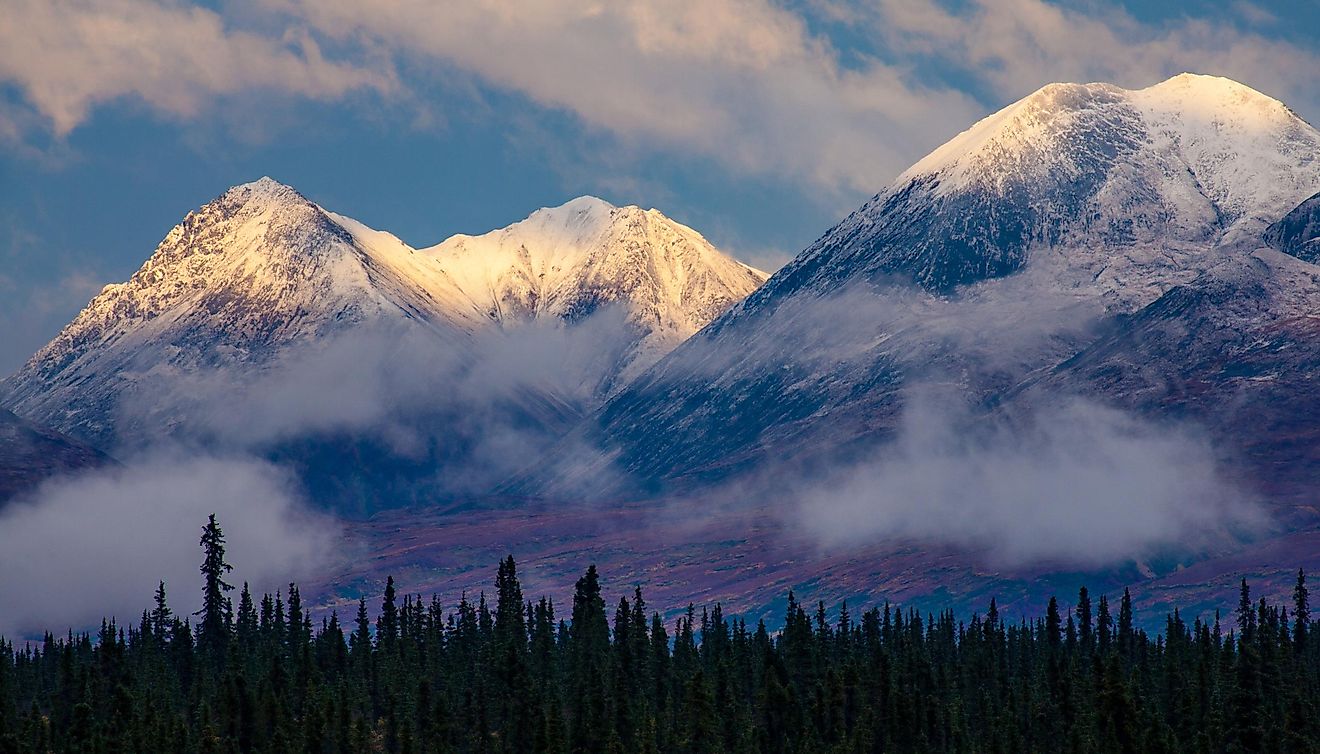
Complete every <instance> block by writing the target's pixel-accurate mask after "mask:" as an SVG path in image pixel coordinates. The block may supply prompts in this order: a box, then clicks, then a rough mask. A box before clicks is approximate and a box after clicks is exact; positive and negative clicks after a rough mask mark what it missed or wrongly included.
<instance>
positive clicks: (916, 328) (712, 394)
mask: <svg viewBox="0 0 1320 754" xmlns="http://www.w3.org/2000/svg"><path fill="white" fill-rule="evenodd" d="M1317 189H1320V132H1317V131H1316V130H1315V129H1314V128H1312V127H1311V126H1310V125H1309V124H1307V123H1306V122H1304V121H1302V120H1301V119H1300V118H1298V117H1297V116H1296V115H1295V114H1293V113H1292V112H1291V111H1290V110H1289V109H1288V108H1287V107H1285V106H1284V105H1283V104H1281V103H1279V102H1278V101H1276V100H1273V99H1271V98H1269V97H1267V96H1265V95H1262V94H1260V93H1259V92H1255V91H1254V90H1251V89H1249V88H1247V87H1245V86H1242V85H1240V84H1237V83H1235V82H1232V81H1228V80H1225V79H1219V78H1213V77H1206V76H1194V75H1189V74H1184V75H1180V76H1177V77H1174V78H1173V79H1170V80H1169V81H1166V82H1163V83H1161V84H1158V85H1156V86H1153V87H1149V88H1147V89H1142V90H1135V91H1129V90H1124V89H1120V88H1118V87H1114V86H1111V85H1107V84H1087V85H1076V84H1058V85H1051V86H1047V87H1045V88H1043V89H1041V90H1040V91H1038V92H1036V93H1035V94H1033V95H1031V96H1029V97H1027V98H1025V99H1024V100H1022V101H1020V102H1018V103H1015V104H1013V105H1011V106H1009V107H1007V108H1005V109H1004V110H1002V111H1000V112H999V113H996V114H994V115H992V116H990V117H988V118H986V119H985V120H984V121H982V122H980V123H978V124H976V125H975V126H973V127H972V128H971V129H969V130H968V131H966V132H965V133H963V134H961V135H960V136H958V137H956V138H955V139H953V140H952V141H950V142H949V143H948V144H946V145H945V146H943V147H941V148H940V149H938V150H936V151H935V152H933V153H932V154H931V155H929V156H928V157H926V158H925V159H923V160H921V161H920V162H918V163H917V164H916V165H914V166H913V167H912V168H910V169H909V170H908V171H907V172H905V173H904V174H903V175H901V176H900V177H899V178H898V179H897V180H896V181H895V183H894V185H893V186H891V187H890V188H889V189H887V190H885V191H883V192H881V193H880V194H878V195H877V196H876V197H874V198H873V199H872V200H870V201H869V202H867V203H866V204H865V205H863V206H862V207H861V208H860V209H858V210H857V211H856V212H854V213H853V214H852V215H850V216H849V217H848V218H846V219H845V220H844V221H843V222H842V223H840V224H839V225H838V226H836V227H835V228H833V229H831V230H830V231H828V232H827V233H826V234H825V235H824V236H822V237H821V239H820V240H818V241H817V242H816V243H814V244H813V245H812V246H811V247H809V248H808V249H806V250H805V251H804V252H803V253H802V254H801V255H799V256H798V257H797V258H796V259H795V260H794V261H793V262H791V263H789V264H788V265H787V266H785V267H784V268H783V269H782V270H780V271H779V272H778V273H776V274H775V275H774V276H773V277H771V279H770V280H769V281H767V283H766V284H765V285H764V286H762V287H761V288H760V289H758V290H757V291H756V292H755V293H753V294H752V295H751V296H749V297H748V298H747V299H746V300H745V301H744V302H743V303H741V304H739V305H737V306H735V307H734V308H733V309H731V310H730V311H729V312H728V313H727V314H725V315H724V316H722V317H720V318H718V319H717V320H715V321H714V322H713V323H712V324H711V325H710V326H709V327H707V328H706V329H705V330H703V331H702V332H700V333H698V334H697V335H696V336H694V337H693V338H691V339H690V340H688V341H687V342H686V343H684V344H683V345H682V346H681V347H679V348H678V349H676V350H675V351H674V352H673V353H671V354H670V355H669V356H668V357H666V358H665V359H663V360H662V361H661V362H660V363H659V364H657V366H656V367H654V368H653V369H651V370H650V371H649V372H647V373H646V374H644V375H643V376H642V377H640V378H639V379H637V380H635V381H634V382H632V383H631V384H630V385H629V386H628V387H627V388H626V389H624V390H623V391H621V392H620V393H619V394H617V395H616V396H614V397H613V398H612V399H611V400H610V401H608V402H607V403H606V405H605V406H603V407H602V409H601V410H600V411H599V412H598V414H597V415H596V422H595V424H594V426H592V427H590V428H589V429H587V430H583V431H584V434H588V435H590V436H591V437H593V438H594V441H595V442H597V443H598V444H600V445H602V446H605V447H609V448H612V449H613V452H614V453H615V454H616V455H615V459H616V463H617V465H618V466H619V467H620V468H621V469H622V470H623V471H624V473H625V474H626V475H630V476H631V477H632V479H633V480H634V481H635V482H636V484H637V486H638V488H640V489H647V490H651V491H663V490H666V489H674V488H676V487H677V488H688V487H692V486H694V485H695V486H703V485H706V484H710V483H712V482H718V481H720V480H726V479H729V478H731V477H733V476H735V475H737V474H739V473H743V472H747V471H749V470H757V471H760V470H764V469H766V468H768V467H770V468H774V467H783V466H785V465H794V464H800V465H805V466H807V467H812V468H814V467H816V466H819V465H820V464H821V463H826V464H828V463H832V462H835V461H837V460H839V459H849V458H851V457H853V456H856V455H857V454H859V453H860V454H862V455H865V454H867V453H869V452H871V451H870V449H872V448H874V447H876V446H877V445H881V444H884V443H886V442H889V441H890V440H892V439H894V438H895V437H896V436H897V434H898V433H899V429H900V424H901V421H902V417H903V415H904V410H905V409H904V407H905V405H906V404H907V396H908V394H909V393H910V392H911V391H912V390H913V389H914V387H923V388H924V387H925V386H929V385H939V386H944V387H951V388H953V391H952V392H953V393H955V394H956V395H957V396H959V397H958V398H957V399H956V401H957V402H961V403H962V404H965V406H966V407H967V410H969V411H971V412H973V413H974V412H977V411H981V410H982V409H984V408H985V407H990V406H1000V405H1003V403H1004V401H1005V400H1007V399H1009V398H1010V397H1011V396H1015V395H1019V394H1022V393H1023V390H1022V389H1021V388H1019V387H1018V386H1019V384H1021V383H1024V382H1028V383H1030V382H1033V381H1034V382H1040V380H1038V379H1037V375H1038V374H1040V373H1045V372H1049V371H1050V370H1052V369H1054V368H1055V367H1056V365H1059V364H1062V363H1065V362H1067V361H1068V359H1070V358H1072V357H1073V356H1075V355H1077V354H1079V353H1084V352H1085V351H1086V349H1087V347H1088V346H1089V345H1090V344H1091V343H1093V342H1096V343H1100V342H1110V341H1109V340H1097V339H1103V338H1111V339H1120V340H1121V339H1122V338H1124V337H1135V332H1134V331H1131V329H1130V328H1132V327H1141V326H1143V323H1145V322H1147V321H1148V320H1150V319H1152V318H1154V317H1156V316H1158V312H1161V311H1164V312H1166V314H1165V316H1166V321H1174V320H1176V322H1177V323H1178V325H1179V326H1185V327H1186V328H1189V332H1190V334H1189V335H1188V336H1187V337H1188V339H1189V340H1190V341H1194V342H1195V343H1196V344H1197V348H1198V349H1200V350H1204V351H1205V352H1206V359H1205V360H1203V361H1201V362H1199V363H1194V364H1183V363H1179V355H1180V353H1181V352H1180V350H1179V349H1180V348H1182V347H1183V346H1184V345H1185V344H1184V343H1181V342H1178V341H1175V340H1172V339H1166V342H1164V343H1163V344H1162V345H1163V346H1164V347H1166V348H1167V349H1168V350H1167V351H1165V352H1163V353H1160V354H1148V355H1147V357H1148V358H1149V359H1150V364H1151V368H1150V372H1151V373H1152V374H1158V372H1159V369H1160V368H1162V366H1168V367H1169V368H1170V369H1171V370H1174V371H1175V372H1177V373H1178V374H1182V375H1183V378H1184V379H1186V380H1190V381H1194V382H1195V381H1201V380H1208V381H1210V382H1214V383H1215V384H1217V385H1219V387H1218V388H1217V391H1218V392H1217V393H1216V398H1217V399H1219V400H1236V399H1237V396H1239V393H1238V391H1239V390H1245V391H1247V392H1248V393H1250V392H1251V391H1252V390H1255V389H1256V388H1255V387H1253V385H1255V383H1249V382H1247V381H1245V380H1236V379H1226V378H1221V377H1220V376H1219V374H1220V371H1219V370H1220V369H1221V368H1222V367H1223V366H1224V365H1223V364H1222V363H1220V362H1218V361H1216V360H1214V359H1211V358H1209V351H1210V350H1213V348H1214V342H1215V341H1214V336H1213V335H1212V334H1211V331H1206V330H1204V329H1198V328H1201V326H1202V325H1203V324H1204V323H1203V322H1202V321H1201V320H1202V319H1203V318H1204V315H1208V314H1209V313H1210V312H1211V311H1213V310H1214V304H1212V303H1211V302H1210V300H1209V299H1210V298H1213V297H1214V296H1215V295H1217V294H1213V293H1212V291H1219V290H1220V289H1221V287H1222V286H1224V285H1243V286H1247V289H1244V290H1255V289H1253V288H1251V285H1253V284H1251V283H1248V282H1246V281H1245V280H1243V281H1239V282H1229V281H1226V280H1225V279H1224V277H1223V276H1224V275H1226V274H1230V273H1227V272H1224V269H1226V268H1232V269H1238V270H1239V272H1240V271H1241V269H1243V268H1246V269H1256V268H1257V267H1259V268H1260V269H1258V270H1257V274H1258V276H1259V277H1261V278H1263V279H1262V280H1260V281H1258V282H1257V284H1256V285H1258V286H1260V285H1264V286H1266V287H1267V288H1268V289H1269V290H1271V291H1272V292H1273V293H1272V294H1271V295H1268V296H1256V297H1252V298H1250V303H1247V301H1246V300H1243V299H1239V298H1236V295H1237V294H1230V293H1224V294H1223V295H1224V296H1225V297H1226V298H1227V299H1228V301H1227V303H1229V304H1231V305H1230V306H1227V307H1225V308H1223V309H1222V314H1221V315H1220V316H1222V318H1223V320H1222V321H1223V324H1224V326H1229V323H1231V322H1234V321H1236V319H1235V318H1239V317H1241V318H1247V319H1244V320H1243V322H1242V324H1244V325H1246V324H1251V325H1252V327H1254V326H1255V324H1252V323H1258V324H1259V326H1260V327H1262V328H1264V327H1267V325H1266V324H1264V321H1265V320H1268V321H1270V322H1276V323H1281V322H1284V321H1288V322H1290V323H1291V324H1289V325H1287V331H1288V333H1289V335H1288V336H1287V337H1289V338H1297V339H1299V340H1298V343H1299V344H1300V343H1307V344H1309V343H1312V342H1313V341H1312V340H1308V339H1309V338H1313V337H1314V332H1313V331H1308V330H1307V328H1306V326H1305V324H1304V323H1305V322H1308V321H1309V320H1307V319H1305V318H1303V319H1297V320H1295V321H1294V320H1292V319H1289V318H1290V317H1293V316H1294V315H1296V314H1297V312H1299V311H1302V310H1305V309H1306V307H1307V306H1310V308H1311V311H1315V310H1316V308H1317V306H1320V299H1318V298H1317V297H1316V295H1315V293H1314V291H1313V290H1312V288H1311V286H1310V285H1309V283H1306V282H1305V277H1306V276H1305V274H1304V272H1298V271H1297V270H1296V269H1294V268H1293V267H1288V266H1287V265H1279V264H1274V265H1270V264H1266V263H1265V262H1262V261H1261V260H1260V258H1257V257H1253V256H1252V255H1253V252H1255V251H1256V250H1257V249H1258V248H1259V247H1261V246H1263V245H1264V244H1263V242H1262V237H1263V236H1264V235H1266V229H1267V228H1269V227H1270V226H1271V225H1272V224H1274V223H1276V222H1277V221H1279V220H1280V218H1283V217H1284V215H1286V214H1288V213H1289V212H1290V211H1293V210H1294V208H1295V207H1297V205H1298V203H1299V202H1301V201H1303V200H1304V199H1306V197H1308V196H1312V195H1313V194H1315V192H1316V190H1317ZM1304 207H1305V205H1304ZM1306 211H1307V210H1305V209H1304V208H1298V210H1297V211H1295V212H1294V215H1298V213H1304V212H1306ZM1290 217H1293V216H1292V215H1290ZM1308 217H1309V216H1308ZM1283 226H1286V229H1281V228H1283ZM1306 227H1309V226H1307V220H1306V219H1304V218H1301V217H1295V218H1294V219H1292V220H1289V221H1287V222H1285V223H1284V224H1283V225H1276V226H1274V229H1273V230H1271V231H1270V233H1271V234H1273V235H1272V237H1274V236H1277V237H1278V238H1279V239H1280V240H1279V241H1277V243H1289V244H1296V243H1299V241H1298V239H1299V238H1300V237H1302V236H1305V235H1306V230H1305V228H1306ZM1300 243H1303V244H1305V241H1304V240H1302V241H1300ZM1297 256H1298V257H1299V258H1301V259H1305V258H1306V257H1305V256H1304V255H1303V254H1298V255H1297ZM1284 267H1287V270H1285V269H1284ZM1299 269H1300V268H1299ZM1230 276H1231V275H1230ZM1202 286H1205V288H1204V290H1202ZM1172 291H1182V293H1180V294H1178V295H1183V296H1186V295H1198V296H1203V297H1207V298H1206V299H1205V303H1203V304H1202V305H1200V306H1199V307H1190V308H1188V307H1184V308H1180V309H1177V310H1176V311H1175V309H1174V307H1172V305H1171V303H1170V302H1169V301H1165V300H1164V299H1163V298H1162V297H1164V296H1166V295H1172V294H1171V292H1172ZM1251 306H1264V307H1266V311H1265V312H1264V313H1259V314H1260V315H1261V316H1255V314H1256V313H1252V312H1250V311H1248V309H1249V308H1250V307H1251ZM1148 307H1156V308H1155V309H1154V310H1152V311H1150V312H1147V311H1146V309H1147V308H1148ZM1234 307H1236V308H1234ZM1183 317H1185V318H1186V319H1185V320H1184V319H1181V318H1183ZM1252 332H1254V330H1252ZM1244 337H1245V336H1244ZM1244 345H1245V344H1244ZM1257 350H1258V354H1257V355H1258V356H1260V357H1262V358H1263V357H1264V356H1265V350H1264V349H1257ZM1310 351H1311V348H1310V346H1309V345H1307V346H1306V347H1304V348H1303V347H1298V348H1294V349H1292V350H1291V351H1287V352H1284V351H1280V352H1278V353H1276V354H1273V355H1272V356H1270V358H1272V359H1274V363H1273V365H1272V366H1271V367H1269V369H1270V370H1276V369H1277V370H1280V371H1282V372H1287V373H1288V374H1289V375H1290V376H1288V377H1281V378H1280V380H1281V381H1277V382H1276V383H1275V386H1274V388H1272V390H1275V391H1276V393H1271V394H1270V397H1269V400H1272V401H1278V402H1279V404H1278V405H1280V406H1283V405H1287V403H1288V401H1289V400H1291V398H1290V397H1289V396H1290V395H1291V392H1290V391H1292V390H1299V391H1300V390H1302V389H1303V388H1304V385H1305V384H1306V379H1307V378H1306V377H1305V375H1307V374H1309V372H1308V371H1307V370H1308V369H1309V366H1308V364H1309V362H1308V361H1307V359H1308V358H1309V357H1308V356H1307V354H1308V353H1310ZM1293 354H1296V357H1297V358H1298V359H1300V360H1301V361H1300V362H1299V363H1298V364H1295V365H1294V364H1290V363H1289V359H1290V358H1292V356H1293ZM1156 356H1158V357H1159V358H1158V360H1157V359H1156ZM1079 358H1080V357H1079ZM1292 367H1295V369H1292ZM1262 368H1265V367H1263V366H1262ZM1060 374H1062V372H1060ZM1292 375H1296V376H1295V378H1294V376H1292ZM1041 384H1042V385H1043V384H1044V382H1041ZM1049 385H1050V387H1051V388H1052V389H1054V390H1055V391H1056V393H1057V394H1059V395H1069V394H1080V395H1082V396H1086V397H1091V398H1095V399H1096V400H1098V401H1100V402H1105V401H1107V400H1109V398H1110V396H1109V395H1108V394H1107V392H1106V391H1105V390H1103V389H1099V386H1098V385H1097V384H1096V383H1095V382H1094V381H1093V380H1087V379H1078V380H1075V381H1074V380H1069V379H1065V378H1064V377H1062V376H1060V377H1057V378H1055V379H1054V380H1053V381H1051V382H1050V383H1049ZM1261 395H1262V397H1263V396H1264V394H1263V393H1262V394H1261ZM1184 397H1185V396H1184ZM1116 400H1117V398H1116ZM1243 400H1248V399H1247V398H1245V397H1244V398H1243ZM1118 403H1119V404H1120V405H1133V406H1134V407H1137V408H1140V409H1141V410H1142V412H1143V413H1147V412H1148V415H1150V416H1152V417H1154V418H1157V419H1162V418H1170V417H1182V416H1188V417H1192V418H1199V416H1200V414H1198V413H1197V412H1196V411H1194V410H1192V407H1191V406H1190V405H1183V404H1182V403H1180V398H1179V396H1178V395H1171V396H1169V398H1168V399H1167V400H1164V401H1162V402H1146V403H1141V404H1140V405H1139V406H1138V405H1137V404H1135V403H1133V404H1129V403H1128V402H1125V401H1123V400H1118ZM1279 410H1280V412H1281V413H1283V412H1286V409H1282V408H1280V409H1279ZM1215 427H1216V428H1215V432H1216V434H1215V436H1214V438H1213V440H1214V441H1215V442H1216V443H1218V442H1221V441H1222V442H1223V443H1225V444H1227V445H1228V446H1229V447H1232V448H1239V449H1242V450H1243V452H1244V453H1245V454H1246V456H1247V457H1248V458H1253V457H1255V456H1254V455H1253V453H1252V452H1251V451H1250V450H1249V449H1250V448H1252V447H1258V446H1261V445H1263V444H1264V445H1268V444H1270V443H1271V442H1272V440H1271V439H1270V433H1271V432H1272V431H1273V430H1272V429H1270V428H1269V427H1267V426H1264V425H1254V424H1253V425H1251V426H1249V427H1244V429H1245V430H1249V431H1250V432H1252V433H1258V434H1256V436H1254V437H1252V438H1249V439H1248V438H1245V436H1244V437H1243V438H1237V437H1235V432H1234V431H1233V430H1232V428H1231V426H1230V425H1229V424H1227V423H1226V424H1222V425H1215ZM1244 435H1245V433H1244ZM1239 440H1240V442H1239ZM1296 441H1297V442H1308V441H1305V440H1302V439H1300V438H1299V439H1297V440H1296ZM1290 442H1291V440H1290ZM1299 452H1301V453H1302V455H1299V456H1297V459H1301V458H1302V457H1304V456H1305V455H1306V452H1302V451H1299ZM1308 452H1309V451H1308ZM1298 462H1300V460H1299V461H1298ZM1268 466H1269V463H1268V462H1264V461H1262V463H1261V464H1258V465H1257V466H1255V467H1254V468H1255V470H1256V472H1258V473H1260V474H1267V473H1268ZM536 483H537V484H539V483H540V482H539V481H538V482H536Z"/></svg>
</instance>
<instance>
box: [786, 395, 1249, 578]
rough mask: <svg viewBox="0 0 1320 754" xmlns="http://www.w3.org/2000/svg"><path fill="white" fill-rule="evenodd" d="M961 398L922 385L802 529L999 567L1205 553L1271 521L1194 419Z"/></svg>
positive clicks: (826, 492)
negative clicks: (975, 408) (929, 546)
mask: <svg viewBox="0 0 1320 754" xmlns="http://www.w3.org/2000/svg"><path fill="white" fill-rule="evenodd" d="M946 398H947V396H946ZM959 403H960V401H958V400H953V401H949V400H944V399H941V398H940V397H939V396H937V395H936V394H933V393H931V392H929V390H928V389H926V388H922V387H921V386H914V388H913V389H912V390H910V391H909V396H908V400H907V403H906V407H905V412H904V418H903V424H902V428H901V431H900V434H899V439H898V441H897V442H896V443H895V445H894V446H892V447H888V448H886V449H884V451H883V452H880V453H877V454H876V455H875V456H874V457H873V458H872V459H870V460H867V461H863V462H860V463H856V464H851V465H848V466H846V467H844V468H843V469H842V470H839V471H836V472H835V473H834V475H833V476H832V477H831V478H830V479H829V480H828V481H826V482H823V483H820V484H816V485H806V486H805V487H803V488H802V491H800V492H799V493H798V494H797V495H796V497H797V502H798V504H797V506H796V507H793V508H792V509H791V510H792V515H791V517H790V519H791V520H792V521H793V522H794V524H795V526H796V527H799V528H800V530H804V531H808V532H812V533H814V534H815V535H817V536H818V537H820V541H821V542H822V544H823V545H824V546H826V547H840V546H855V545H864V544H872V543H874V542H878V541H893V540H902V539H909V540H917V541H928V542H937V543H940V544H944V545H955V546H959V547H964V548H969V549H971V550H973V551H979V552H983V553H985V554H986V556H987V557H988V558H989V559H990V561H991V562H992V563H996V564H999V565H1018V564H1022V563H1038V562H1041V561H1045V562H1052V563H1055V564H1064V565H1068V566H1080V567H1099V566H1107V565H1112V564H1114V563H1118V562H1123V561H1130V560H1143V559H1146V558H1151V557H1153V556H1157V555H1161V554H1168V553H1172V552H1175V551H1176V552H1178V553H1180V554H1185V553H1188V552H1196V551H1198V550H1200V549H1202V548H1207V547H1211V546H1215V545H1219V546H1222V545H1224V544H1225V543H1228V542H1233V541H1234V537H1236V536H1240V535H1242V534H1244V533H1258V532H1260V531H1264V530H1265V528H1266V527H1267V526H1268V523H1267V522H1268V519H1267V517H1266V516H1265V514H1264V513H1263V511H1262V509H1261V508H1260V507H1259V506H1258V504H1257V503H1256V502H1255V500H1254V499H1253V498H1252V496H1251V495H1250V493H1248V492H1246V491H1244V490H1242V489H1241V488H1239V487H1237V486H1236V485H1234V484H1233V483H1232V482H1230V481H1229V480H1227V479H1226V478H1224V477H1223V476H1222V475H1221V474H1220V473H1219V471H1218V466H1217V463H1216V460H1215V455H1214V452H1213V451H1212V449H1211V448H1210V446H1209V445H1208V444H1207V443H1206V442H1205V441H1204V439H1202V438H1201V437H1199V436H1198V435H1197V433H1196V432H1195V431H1194V430H1193V429H1191V428H1190V427H1179V426H1164V425H1158V424H1154V423H1151V422H1148V421H1144V420H1142V419H1139V418H1137V417H1135V416H1133V415H1131V414H1128V413H1125V412H1122V411H1118V410H1116V409H1112V408H1107V407H1105V406H1103V405H1100V404H1097V403H1094V402H1089V401H1085V400H1081V399H1063V400H1054V401H1051V402H1050V403H1048V404H1046V405H1044V406H1042V407H1040V408H1038V409H1037V410H1035V411H1033V412H1031V413H1029V414H1028V415H1025V416H1023V415H1018V416H1013V417H1003V416H1001V417H996V418H992V419H988V420H987V419H980V420H974V419H973V418H972V416H971V415H960V414H959V413H958V412H957V410H952V409H950V406H957V405H959Z"/></svg>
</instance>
